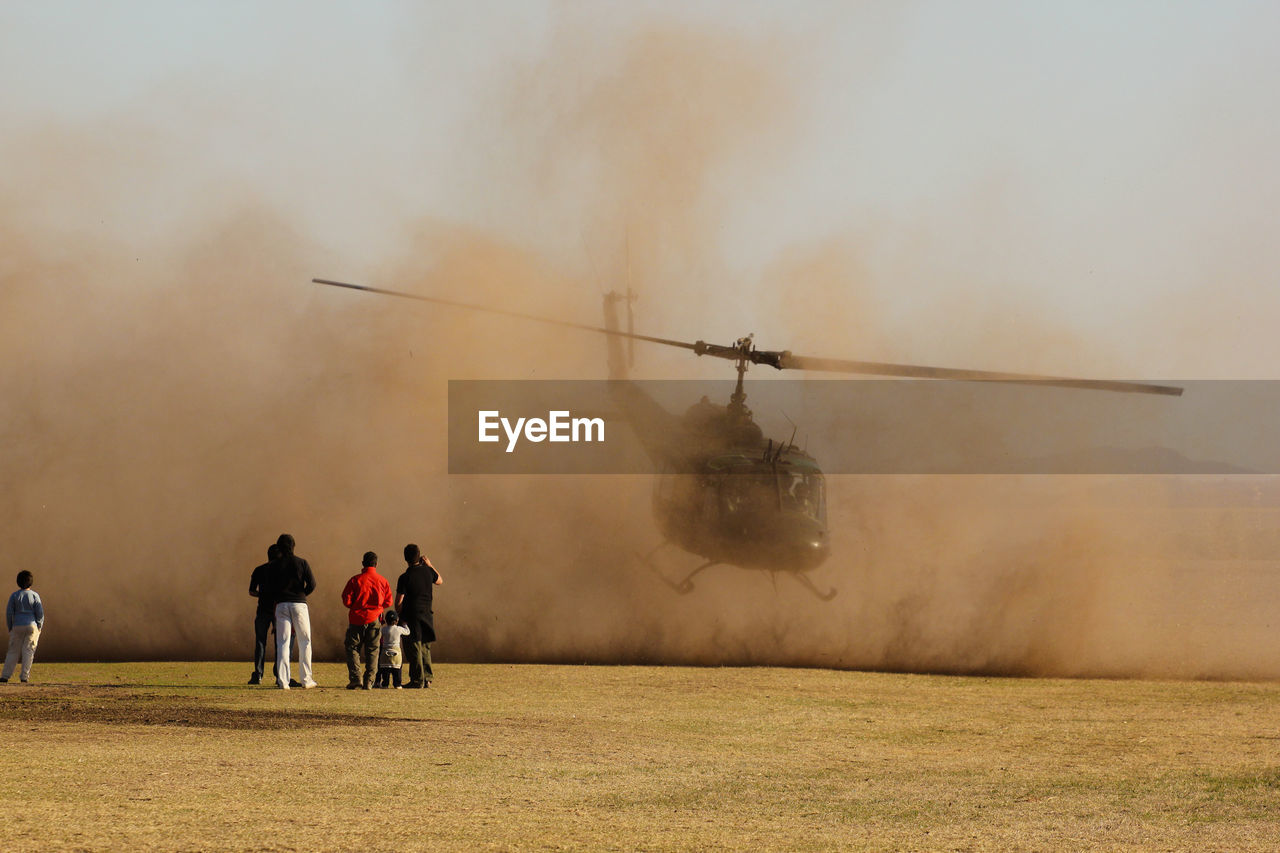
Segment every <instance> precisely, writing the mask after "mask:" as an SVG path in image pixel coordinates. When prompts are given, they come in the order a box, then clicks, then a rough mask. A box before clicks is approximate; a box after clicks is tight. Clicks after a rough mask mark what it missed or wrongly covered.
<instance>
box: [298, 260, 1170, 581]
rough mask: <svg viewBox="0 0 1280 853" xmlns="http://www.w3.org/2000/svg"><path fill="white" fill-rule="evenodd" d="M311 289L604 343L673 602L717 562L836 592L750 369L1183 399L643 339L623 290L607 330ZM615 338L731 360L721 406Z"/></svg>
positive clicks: (809, 501) (825, 538) (822, 501)
mask: <svg viewBox="0 0 1280 853" xmlns="http://www.w3.org/2000/svg"><path fill="white" fill-rule="evenodd" d="M312 282H313V283H315V284H323V285H328V286H331V287H340V288H347V289H351V290H358V291H363V292H367V293H375V294H381V295H384V296H395V297H400V298H404V299H414V300H418V301H422V302H429V303H433V304H437V305H445V306H449V307H454V308H464V309H467V310H472V311H482V312H485V313H489V314H497V315H502V316H508V317H515V318H519V319H523V320H530V321H535V322H539V323H545V324H550V325H556V326H562V327H568V328H573V329H579V330H583V331H589V332H595V333H599V334H603V335H606V336H607V338H608V365H609V378H610V379H611V380H614V381H612V382H610V391H611V394H612V396H613V398H614V400H615V402H616V403H617V404H618V405H619V406H620V407H621V408H622V410H623V411H624V412H625V413H626V419H627V420H628V421H629V422H630V423H631V425H632V427H633V429H634V431H635V433H636V435H637V437H638V438H639V439H640V442H641V444H642V445H643V446H644V449H645V451H646V453H647V455H648V456H649V457H650V459H651V460H652V461H653V462H654V464H655V466H656V467H657V469H658V472H657V477H656V479H655V482H654V486H653V496H652V506H653V514H654V519H655V521H656V523H657V526H658V529H659V532H660V533H661V534H662V537H663V541H662V542H661V543H660V544H659V545H658V546H657V547H656V548H654V549H653V550H652V551H650V552H649V553H648V554H646V555H640V557H641V559H642V560H643V561H644V563H645V564H646V565H647V566H648V567H649V568H650V569H651V570H652V571H654V573H655V574H657V575H658V577H659V578H660V579H661V580H662V581H663V582H664V583H666V584H667V585H668V586H670V587H671V588H672V589H673V590H675V591H676V592H678V593H681V594H687V593H689V592H692V591H693V589H694V586H693V579H694V577H696V576H697V575H699V574H700V573H702V572H703V571H706V570H707V569H710V568H712V567H714V566H719V565H727V566H737V567H740V568H744V569H753V570H760V571H766V572H770V573H773V574H778V573H781V574H786V575H789V576H791V577H793V578H795V580H796V581H797V582H798V583H799V584H801V585H802V586H803V587H804V588H805V589H807V590H808V591H809V592H811V593H813V594H814V595H815V596H816V597H818V598H819V599H820V600H822V601H829V600H831V599H832V598H833V597H835V595H836V592H837V591H836V590H835V589H828V590H825V591H824V590H821V589H819V588H818V587H817V586H816V585H815V584H814V583H813V581H812V580H811V579H810V578H809V576H808V573H809V572H811V571H813V570H814V569H816V568H817V567H818V566H820V565H822V563H823V562H825V561H826V559H827V558H828V557H829V556H830V553H831V544H830V535H829V529H828V525H827V497H826V480H825V477H824V475H823V473H822V469H821V468H820V467H819V465H818V461H817V460H816V459H815V458H814V457H813V456H811V455H810V454H809V453H808V452H807V451H806V450H805V449H802V448H801V447H799V446H797V445H796V444H795V440H794V439H795V431H794V429H793V431H792V434H791V436H790V437H789V438H787V439H785V440H775V439H773V438H768V437H766V436H765V435H764V431H763V430H762V429H761V427H760V426H759V425H758V424H757V423H756V422H755V419H754V417H753V414H752V411H751V409H750V408H748V407H747V403H746V401H747V395H746V391H745V388H744V380H745V377H746V373H747V371H748V369H749V367H750V366H752V365H765V366H768V367H773V368H775V369H777V370H808V371H823V372H830V373H844V374H856V375H871V376H891V377H904V378H915V379H946V380H962V381H978V382H1003V383H1018V384H1031V385H1048V386H1055V387H1064V388H1077V389H1085V390H1095V391H1112V392H1123V393H1139V394H1161V395H1169V396H1179V395H1181V394H1182V388H1179V387H1176V386H1171V385H1159V384H1152V383H1144V382H1125V381H1116V380H1104V379H1073V378H1068V377H1057V376H1038V375H1033V374H1024V373H1004V372H993V371H985V370H966V369H956V368H945V367H928V366H924V365H914V364H895V363H890V362H874V361H851V360H845V359H832V358H814V357H810V356H802V355H795V354H793V353H792V352H790V351H789V350H762V349H758V348H757V347H756V346H755V342H754V335H753V334H748V335H746V336H744V337H741V338H739V339H738V340H736V341H735V342H734V343H733V344H732V345H721V344H711V343H707V342H705V341H701V340H699V341H693V342H690V341H679V340H672V339H668V338H659V337H654V336H651V335H642V334H638V333H636V332H635V331H634V315H633V310H632V305H633V304H634V302H635V301H636V295H635V294H634V293H633V292H632V290H631V288H630V287H628V288H627V290H626V292H625V293H618V292H614V291H610V292H609V293H606V294H605V295H604V315H605V325H604V326H591V325H587V324H583V323H575V322H570V321H566V320H559V319H554V318H548V317H538V316H534V315H530V314H523V313H519V312H515V311H507V310H503V309H497V308H491V307H487V306H481V305H473V304H469V303H465V302H458V301H455V300H449V299H442V298H438V297H433V296H426V295H422V294H415V293H408V292H404V291H397V290H388V289H385V288H379V287H371V286H367V285H359V284H350V283H347V282H340V281H333V280H330V279H321V278H315V279H312ZM619 303H623V304H625V305H626V308H627V329H626V330H625V331H624V330H623V329H622V328H621V326H620V323H619V321H618V315H617V306H618V304H619ZM623 340H626V341H627V342H628V345H629V347H634V342H635V341H642V342H647V343H653V344H659V345H663V346H670V347H678V348H682V349H686V350H690V351H691V352H693V354H694V355H696V356H710V357H713V358H719V359H724V360H727V361H732V362H733V363H734V368H735V371H736V373H737V381H736V383H735V385H734V389H733V392H732V393H731V394H730V396H729V399H728V401H727V402H726V403H725V404H723V405H721V404H717V403H713V402H712V401H711V400H710V399H708V398H707V397H703V398H702V399H701V400H700V401H699V402H697V403H695V404H694V405H692V406H690V407H689V408H688V410H687V411H686V412H685V413H684V415H683V416H680V417H678V416H676V415H673V414H672V413H670V412H668V411H667V410H666V409H664V408H663V407H662V406H661V405H660V404H659V403H657V402H656V401H655V400H653V398H652V397H650V396H649V395H648V394H647V393H645V391H644V390H643V389H642V388H641V387H640V385H639V384H637V383H635V382H631V381H628V377H627V370H626V367H627V365H629V364H632V363H633V362H634V351H633V350H632V352H631V353H630V354H629V357H627V358H624V356H623V351H622V341H623ZM667 545H674V546H676V547H677V548H679V549H681V550H683V551H686V552H688V553H691V554H694V555H696V556H698V557H700V558H701V559H702V562H701V563H700V564H699V565H698V566H697V567H696V568H694V569H693V570H692V571H690V572H688V573H687V574H686V575H685V576H684V577H683V578H682V579H681V580H678V581H673V580H671V579H670V578H669V577H667V575H666V574H665V573H663V572H662V571H661V570H659V569H658V568H657V567H656V566H655V565H654V564H653V562H652V558H653V556H654V554H656V553H657V552H658V551H659V550H661V549H662V548H663V547H665V546H667Z"/></svg>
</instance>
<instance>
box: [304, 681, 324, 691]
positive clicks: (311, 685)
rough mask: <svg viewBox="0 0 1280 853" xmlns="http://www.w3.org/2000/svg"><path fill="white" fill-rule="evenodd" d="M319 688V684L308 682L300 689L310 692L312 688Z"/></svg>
mask: <svg viewBox="0 0 1280 853" xmlns="http://www.w3.org/2000/svg"><path fill="white" fill-rule="evenodd" d="M319 686H320V683H319V682H317V681H308V682H307V683H305V684H303V685H302V689H303V690H310V689H311V688H312V687H319Z"/></svg>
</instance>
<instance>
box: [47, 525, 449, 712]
mask: <svg viewBox="0 0 1280 853" xmlns="http://www.w3.org/2000/svg"><path fill="white" fill-rule="evenodd" d="M294 547H295V542H294V539H293V537H292V536H290V535H289V534H288V533H282V534H281V535H280V538H279V539H277V540H276V544H274V545H272V546H271V547H270V548H268V549H267V562H265V563H263V564H262V565H261V566H258V567H257V568H256V569H254V570H253V574H252V576H250V578H249V595H251V596H254V597H255V598H257V599H258V610H257V614H256V616H255V617H254V637H255V643H254V651H253V675H252V676H250V678H249V683H250V684H260V683H262V676H263V673H264V671H265V668H266V656H267V632H268V631H269V630H270V629H271V628H272V626H274V627H275V632H276V659H275V664H274V666H273V670H272V672H273V674H274V676H275V681H276V686H277V687H279V688H281V689H282V690H288V689H290V688H291V687H302V688H304V689H306V688H311V687H315V686H316V681H315V679H314V678H312V667H311V617H310V614H309V612H308V610H307V596H309V595H310V594H311V593H312V592H314V591H315V588H316V580H315V575H314V574H313V573H312V571H311V566H310V565H309V564H308V563H307V561H306V560H304V559H302V558H301V557H299V556H297V555H296V554H294ZM404 560H405V564H406V568H405V570H404V572H403V573H402V574H401V575H400V577H399V579H398V580H397V581H396V591H395V596H394V597H393V596H392V594H391V584H390V583H389V582H388V581H387V579H386V578H385V577H383V576H382V575H381V574H379V573H378V555H377V554H375V553H374V552H372V551H367V552H366V553H365V555H364V558H363V559H362V560H361V562H362V564H363V567H362V569H361V571H360V573H359V574H356V575H354V576H352V577H351V579H350V580H348V581H347V583H346V586H344V587H343V589H342V603H343V604H344V605H345V606H346V608H347V613H348V623H349V624H348V626H347V633H346V637H345V639H344V641H343V646H344V647H345V649H346V653H347V676H348V680H347V689H348V690H359V689H364V690H370V689H372V688H374V687H392V688H400V687H401V686H404V687H410V688H414V687H418V688H421V687H430V686H431V681H432V678H433V677H434V673H433V672H432V669H431V646H430V644H431V643H433V642H435V639H436V632H435V625H434V623H433V620H432V598H433V590H434V588H435V587H436V586H438V585H440V584H442V583H444V580H443V579H442V578H441V577H440V573H439V572H438V571H436V568H435V566H433V565H432V564H431V561H430V560H429V559H427V557H426V556H424V555H423V553H422V550H421V549H420V548H419V547H418V546H417V545H413V544H410V545H406V546H404ZM294 635H296V636H297V638H298V680H297V681H295V680H293V679H292V678H291V677H290V676H291V673H290V669H289V658H290V646H291V643H292V640H293V636H294ZM402 639H403V641H404V644H407V647H408V654H407V656H408V659H409V683H408V684H405V685H401V683H400V679H401V668H402V666H403V658H404V657H405V655H404V653H403V652H402V642H401V641H402ZM362 665H363V670H362V669H361V666H362ZM375 673H376V677H375ZM24 680H25V679H24Z"/></svg>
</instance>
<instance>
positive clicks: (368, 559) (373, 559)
mask: <svg viewBox="0 0 1280 853" xmlns="http://www.w3.org/2000/svg"><path fill="white" fill-rule="evenodd" d="M361 564H362V565H365V566H376V565H378V555H377V554H375V553H373V552H372V551H365V552H364V560H362V561H361Z"/></svg>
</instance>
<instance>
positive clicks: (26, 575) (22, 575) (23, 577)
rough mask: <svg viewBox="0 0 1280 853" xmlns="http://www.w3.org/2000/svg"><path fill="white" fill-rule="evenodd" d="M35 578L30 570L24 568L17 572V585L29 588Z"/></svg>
mask: <svg viewBox="0 0 1280 853" xmlns="http://www.w3.org/2000/svg"><path fill="white" fill-rule="evenodd" d="M35 580H36V579H35V578H34V577H33V576H32V574H31V572H29V571H27V570H26V569H23V570H22V571H20V572H18V586H20V587H21V588H22V589H31V584H33V583H35Z"/></svg>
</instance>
